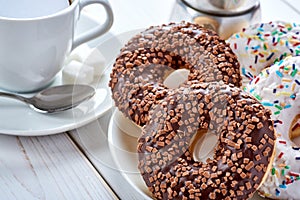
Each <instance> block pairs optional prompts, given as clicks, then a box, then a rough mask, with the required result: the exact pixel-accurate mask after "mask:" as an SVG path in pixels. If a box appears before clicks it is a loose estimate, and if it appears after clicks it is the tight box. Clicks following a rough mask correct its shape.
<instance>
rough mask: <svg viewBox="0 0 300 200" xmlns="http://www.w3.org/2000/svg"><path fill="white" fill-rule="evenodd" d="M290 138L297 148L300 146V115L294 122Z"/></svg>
mask: <svg viewBox="0 0 300 200" xmlns="http://www.w3.org/2000/svg"><path fill="white" fill-rule="evenodd" d="M289 137H290V139H291V140H292V141H293V142H294V143H295V144H296V145H297V146H300V114H298V115H296V116H295V117H294V119H293V121H292V124H291V126H290V130H289Z"/></svg>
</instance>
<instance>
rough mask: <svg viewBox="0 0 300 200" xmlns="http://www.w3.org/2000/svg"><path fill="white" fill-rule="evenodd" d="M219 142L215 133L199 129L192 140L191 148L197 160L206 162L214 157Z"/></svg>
mask: <svg viewBox="0 0 300 200" xmlns="http://www.w3.org/2000/svg"><path fill="white" fill-rule="evenodd" d="M217 144H218V136H217V135H216V134H215V133H213V132H211V131H209V130H207V129H199V130H198V132H197V134H195V135H194V137H193V138H192V140H191V143H190V148H189V150H190V152H191V153H192V155H193V158H194V160H195V161H198V162H206V160H207V159H208V158H210V159H213V155H214V152H215V147H216V146H217Z"/></svg>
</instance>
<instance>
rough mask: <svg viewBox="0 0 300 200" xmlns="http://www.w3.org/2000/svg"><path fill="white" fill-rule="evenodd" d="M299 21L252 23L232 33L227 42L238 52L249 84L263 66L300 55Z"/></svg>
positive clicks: (243, 73) (242, 73)
mask: <svg viewBox="0 0 300 200" xmlns="http://www.w3.org/2000/svg"><path fill="white" fill-rule="evenodd" d="M299 33H300V25H299V24H295V23H286V22H280V21H276V22H270V23H261V24H255V25H251V26H249V27H248V28H244V29H243V30H242V31H241V32H239V33H236V34H233V35H232V36H231V37H230V38H229V39H228V40H227V42H228V43H229V44H230V47H231V49H232V50H233V51H234V53H235V54H236V55H237V57H238V60H239V62H240V65H241V75H242V76H243V82H244V83H245V84H246V83H248V82H249V81H250V80H252V79H253V78H255V77H256V76H257V75H258V74H259V73H260V72H261V71H262V70H263V69H264V68H266V67H269V66H271V65H272V64H273V63H274V62H276V61H279V60H282V59H283V58H285V57H287V56H289V55H293V56H297V55H300V35H299Z"/></svg>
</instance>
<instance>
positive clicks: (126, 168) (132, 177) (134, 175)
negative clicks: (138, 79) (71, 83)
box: [108, 109, 263, 200]
mask: <svg viewBox="0 0 300 200" xmlns="http://www.w3.org/2000/svg"><path fill="white" fill-rule="evenodd" d="M140 132H141V129H140V128H138V127H137V126H136V125H135V124H133V123H132V122H131V121H129V120H128V119H126V118H125V117H124V116H123V115H122V114H121V113H120V111H118V110H117V109H115V111H114V113H113V115H112V117H111V120H110V123H109V128H108V141H109V148H110V151H111V153H112V156H113V159H114V161H115V163H116V165H117V166H118V167H119V170H120V172H121V174H122V175H123V177H124V178H125V179H126V180H127V181H128V183H130V185H132V187H133V188H134V189H135V190H136V191H137V192H138V193H140V194H141V195H142V196H143V199H151V194H150V192H149V191H148V189H147V187H146V185H145V183H144V181H143V179H142V177H141V175H140V173H139V171H138V168H137V164H138V157H137V153H136V148H137V136H138V135H139V134H140ZM252 200H263V198H261V197H259V196H258V195H257V194H255V195H254V197H253V198H252Z"/></svg>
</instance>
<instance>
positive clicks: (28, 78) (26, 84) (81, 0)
mask: <svg viewBox="0 0 300 200" xmlns="http://www.w3.org/2000/svg"><path fill="white" fill-rule="evenodd" d="M90 4H101V5H102V6H103V7H104V9H105V11H106V16H107V17H106V20H105V22H104V23H103V24H102V25H99V26H98V27H95V28H93V29H91V30H89V31H87V32H85V33H83V34H82V35H79V36H78V37H77V38H74V32H75V27H76V22H77V20H78V19H79V16H80V12H81V10H82V8H83V7H85V6H87V5H90ZM112 23H113V13H112V9H111V7H110V5H109V3H108V2H107V1H105V0H73V2H72V3H71V5H69V6H67V7H66V8H64V9H63V10H60V11H58V12H56V13H54V14H50V15H45V16H40V17H31V18H17V17H15V18H13V17H3V16H0V88H1V89H5V90H9V91H13V92H31V91H36V90H39V89H42V88H44V87H46V86H48V85H49V84H50V83H51V82H52V81H53V80H54V78H55V77H56V75H57V74H58V72H60V71H61V69H62V67H63V62H64V59H65V57H66V56H67V55H68V54H69V53H70V51H71V50H72V49H74V48H76V47H77V46H78V45H80V44H82V43H84V42H87V41H89V40H91V39H94V38H96V37H98V36H100V35H102V34H103V33H105V32H106V31H108V30H109V29H110V27H111V26H112Z"/></svg>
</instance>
